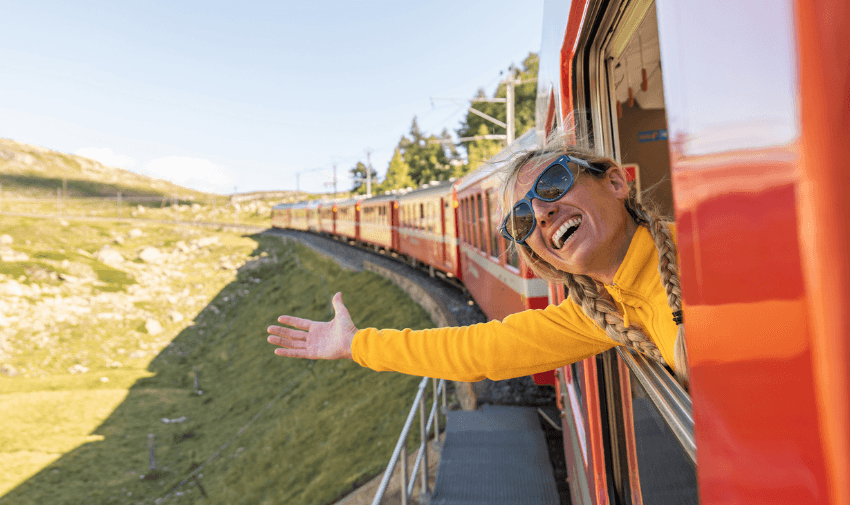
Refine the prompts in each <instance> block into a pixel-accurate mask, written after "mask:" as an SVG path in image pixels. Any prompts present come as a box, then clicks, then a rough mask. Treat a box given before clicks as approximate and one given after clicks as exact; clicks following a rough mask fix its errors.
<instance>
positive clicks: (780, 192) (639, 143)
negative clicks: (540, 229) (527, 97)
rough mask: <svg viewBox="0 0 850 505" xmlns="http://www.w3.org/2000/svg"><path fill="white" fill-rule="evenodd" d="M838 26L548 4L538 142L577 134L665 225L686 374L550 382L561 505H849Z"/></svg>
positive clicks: (692, 7) (606, 361)
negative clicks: (564, 473) (560, 459)
mask: <svg viewBox="0 0 850 505" xmlns="http://www.w3.org/2000/svg"><path fill="white" fill-rule="evenodd" d="M848 18H850V11H848V10H847V8H846V6H841V7H839V6H838V4H837V3H833V2H813V1H805V0H799V1H796V2H775V3H773V4H771V6H770V7H766V6H765V5H764V4H763V3H762V2H754V1H744V2H737V3H735V6H734V13H732V12H730V11H729V5H727V4H726V3H723V2H701V3H700V2H673V1H670V0H664V1H662V0H659V1H658V2H657V7H656V2H652V1H641V0H631V1H629V0H621V1H607V2H606V1H595V0H586V1H583V0H576V1H573V2H564V1H550V2H547V4H546V7H545V19H544V34H543V48H542V50H541V59H540V73H539V79H538V93H537V96H538V102H537V126H536V128H537V130H538V131H539V132H540V136H541V137H542V138H545V136H546V134H547V133H548V132H549V131H551V130H552V129H554V128H565V127H566V128H571V127H572V126H575V129H576V131H577V134H578V139H579V142H582V141H583V140H582V139H587V138H592V139H593V144H594V147H595V148H596V149H598V150H599V151H600V152H604V153H606V154H608V155H610V156H613V157H615V158H616V159H618V160H619V161H620V162H621V163H623V164H628V165H631V166H633V167H636V168H637V167H639V168H638V169H637V170H635V175H636V177H638V178H639V179H638V181H637V183H639V184H640V185H641V186H642V187H644V188H646V187H653V188H654V189H655V195H654V199H655V200H658V201H660V203H661V207H662V210H664V211H668V212H671V213H673V214H674V217H675V220H676V235H677V238H678V246H679V257H680V263H679V265H680V270H681V282H682V294H683V300H684V309H683V310H684V319H685V328H686V333H687V336H688V351H689V361H690V365H691V388H690V390H689V391H688V392H685V391H684V390H682V389H681V388H679V387H678V385H677V384H676V383H675V381H673V380H672V378H671V377H670V375H669V374H668V373H667V371H666V370H664V369H662V368H660V367H658V366H655V365H653V364H651V363H649V362H647V361H646V360H644V359H643V358H642V357H641V356H638V355H636V354H634V353H632V352H624V351H623V350H622V349H618V350H617V351H609V352H608V353H605V354H603V355H601V356H597V357H594V358H590V359H587V360H584V361H583V362H580V363H576V364H573V365H570V366H568V367H564V368H562V369H560V370H558V378H557V384H558V393H559V394H558V397H559V405H560V407H561V408H562V411H563V412H562V418H563V420H564V434H565V435H564V437H565V452H566V456H567V461H568V467H569V473H570V482H571V492H572V497H573V502H574V503H593V504H601V503H696V502H698V501H701V502H703V503H729V504H731V503H765V504H766V503H771V504H772V503H831V504H839V503H850V394H848V389H850V368H848V366H847V361H848V356H850V353H848V347H850V345H848V341H850V340H849V339H848V338H847V337H846V328H847V325H846V324H840V323H839V321H845V322H846V316H845V315H844V314H847V313H850V312H848V311H847V307H846V305H848V303H850V302H848V299H850V298H848V296H846V295H847V292H848V289H847V288H846V286H847V285H850V284H848V282H847V281H848V277H850V276H848V275H847V274H846V272H848V271H850V269H848V268H847V262H848V259H847V257H846V253H845V254H841V253H838V251H840V250H844V251H846V250H848V249H847V243H848V242H850V240H848V239H847V237H848V234H847V230H846V224H844V225H842V224H840V223H846V222H847V221H846V217H847V216H848V214H850V212H848V211H847V209H848V206H847V205H846V204H843V203H842V201H843V200H842V198H843V197H839V196H838V195H846V193H845V192H844V190H845V189H846V188H847V187H848V184H847V182H846V181H847V180H848V178H847V177H846V175H844V173H843V170H842V168H840V163H839V164H836V160H844V159H846V158H847V154H848V151H850V143H848V142H846V138H843V137H841V135H845V136H846V133H839V132H841V131H843V129H842V128H838V126H839V125H846V124H850V120H848V118H849V117H850V107H848V106H847V105H848V98H847V97H848V95H847V94H846V82H847V79H846V76H847V75H848V61H847V59H846V58H843V57H839V55H843V54H846V53H847V51H848V49H850V42H848V39H847V37H846V35H845V34H844V33H843V32H844V28H843V27H844V26H845V25H846V21H847V20H848ZM837 83H841V84H840V85H837ZM573 112H575V115H573V114H572V113H573ZM668 121H669V125H668ZM836 216H841V218H840V219H836ZM830 218H832V219H830ZM821 220H822V221H821ZM814 223H819V224H818V225H817V226H816V227H813V224H814ZM813 230H817V233H813ZM842 248H844V249H842ZM830 272H832V273H834V274H836V275H835V276H833V275H832V274H831V273H830ZM839 272H840V273H839ZM838 278H841V281H838ZM839 286H842V287H839ZM827 293H830V295H827ZM839 293H842V295H840V296H839V295H838V294H839ZM564 296H565V293H564V291H563V288H562V287H561V286H551V287H550V299H551V301H552V302H553V303H559V302H561V301H562V300H563V299H564ZM837 314H842V315H837ZM839 328H842V329H841V330H839ZM838 350H840V352H835V351H838ZM827 377H829V379H827ZM659 428H660V430H659ZM697 447H698V448H699V451H698V456H697ZM697 483H698V484H697Z"/></svg>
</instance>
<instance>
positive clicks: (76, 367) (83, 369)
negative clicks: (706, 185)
mask: <svg viewBox="0 0 850 505" xmlns="http://www.w3.org/2000/svg"><path fill="white" fill-rule="evenodd" d="M88 371H89V369H88V367H85V366H83V365H80V364H79V363H78V364H76V365H74V366H72V367H70V368H68V373H71V374H78V373H86V372H88Z"/></svg>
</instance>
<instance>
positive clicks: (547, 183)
mask: <svg viewBox="0 0 850 505" xmlns="http://www.w3.org/2000/svg"><path fill="white" fill-rule="evenodd" d="M568 163H575V164H576V165H579V166H581V167H584V168H586V169H588V170H592V171H594V172H597V173H598V172H604V170H602V169H600V168H597V167H594V166H592V165H591V164H590V163H588V162H586V161H584V160H580V159H577V158H572V157H570V156H567V155H566V154H564V155H562V156H561V157H559V158H558V159H556V160H555V161H553V162H552V163H551V164H550V165H549V166H548V167H546V169H545V170H543V171H542V172H541V173H540V175H538V176H537V179H536V180H535V181H534V184H533V185H532V186H531V189H530V190H529V191H528V193H526V194H525V196H524V197H523V198H522V199H521V200H520V201H518V202H517V203H516V204H515V205H514V206H513V209H512V210H511V212H509V213H508V214H507V215H506V216H505V219H504V220H503V221H502V226H500V227H499V234H500V235H502V236H503V237H505V240H511V241H513V242H516V243H517V244H521V245H526V243H525V241H526V239H528V237H529V236H531V233H532V232H533V231H534V227H535V226H536V224H537V223H536V221H537V219H535V217H534V208H533V207H532V205H531V200H532V199H533V198H537V199H539V200H542V201H544V202H554V201H555V200H558V199H560V198H562V197H563V196H564V195H566V194H567V191H569V190H570V188H571V187H572V186H573V182H574V180H575V178H574V177H573V173H572V171H571V170H570V169H569V167H568V166H567V164H568Z"/></svg>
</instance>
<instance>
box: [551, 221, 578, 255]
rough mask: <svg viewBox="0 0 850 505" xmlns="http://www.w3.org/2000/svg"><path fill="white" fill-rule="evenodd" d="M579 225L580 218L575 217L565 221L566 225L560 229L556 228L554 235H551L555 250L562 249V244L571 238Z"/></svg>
mask: <svg viewBox="0 0 850 505" xmlns="http://www.w3.org/2000/svg"><path fill="white" fill-rule="evenodd" d="M580 224H581V216H576V217H574V218H572V219H569V220H567V222H566V223H564V224H562V225H561V227H560V228H558V229H557V230H556V231H555V233H553V234H552V243H553V244H554V245H555V249H560V248H561V247H563V245H564V242H566V241H567V240H569V239H570V237H572V236H573V234H574V233H575V231H576V230H577V229H578V225H580Z"/></svg>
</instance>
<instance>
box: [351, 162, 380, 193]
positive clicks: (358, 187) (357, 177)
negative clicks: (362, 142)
mask: <svg viewBox="0 0 850 505" xmlns="http://www.w3.org/2000/svg"><path fill="white" fill-rule="evenodd" d="M348 172H349V173H350V174H351V180H352V181H353V183H354V186H353V187H352V188H351V192H352V193H353V194H355V195H365V194H366V165H365V164H363V162H362V161H358V162H357V165H355V166H354V168H352V169H351V170H349V171H348ZM377 184H378V174H377V172H375V169H374V168H373V169H372V185H373V186H374V185H377Z"/></svg>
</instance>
